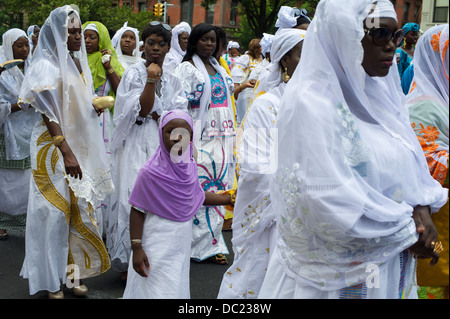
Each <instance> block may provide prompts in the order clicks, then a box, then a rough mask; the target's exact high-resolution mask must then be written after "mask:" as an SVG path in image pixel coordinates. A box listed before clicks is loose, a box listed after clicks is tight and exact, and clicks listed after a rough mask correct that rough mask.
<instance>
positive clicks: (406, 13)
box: [403, 2, 411, 23]
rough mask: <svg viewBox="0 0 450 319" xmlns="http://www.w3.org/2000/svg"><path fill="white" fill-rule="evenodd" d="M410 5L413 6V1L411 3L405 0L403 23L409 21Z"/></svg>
mask: <svg viewBox="0 0 450 319" xmlns="http://www.w3.org/2000/svg"><path fill="white" fill-rule="evenodd" d="M410 6H411V3H409V2H405V4H404V6H403V23H406V22H408V15H409V8H410Z"/></svg>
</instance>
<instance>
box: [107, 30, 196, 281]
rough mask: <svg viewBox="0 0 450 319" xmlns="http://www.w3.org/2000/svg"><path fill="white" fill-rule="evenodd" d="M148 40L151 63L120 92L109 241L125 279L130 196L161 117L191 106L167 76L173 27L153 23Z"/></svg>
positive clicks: (133, 70) (139, 66)
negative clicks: (168, 54)
mask: <svg viewBox="0 0 450 319" xmlns="http://www.w3.org/2000/svg"><path fill="white" fill-rule="evenodd" d="M142 40H143V41H144V43H145V45H144V47H145V49H144V50H145V53H146V54H145V56H146V60H143V61H142V62H140V63H135V64H133V65H132V66H130V67H128V68H127V70H126V71H125V72H124V75H123V79H122V81H121V83H120V85H119V87H118V89H117V99H116V106H115V112H114V123H115V125H116V127H115V129H114V132H113V140H112V145H111V150H112V172H113V173H112V174H113V181H114V185H115V187H116V192H115V193H114V194H113V195H112V196H111V202H110V204H111V210H110V211H109V212H110V214H109V216H108V223H107V231H106V238H107V247H108V251H109V253H110V255H111V262H112V268H113V269H114V270H116V271H119V272H121V273H122V278H123V279H125V278H126V271H127V269H128V260H129V257H130V253H131V246H130V243H129V240H128V239H129V238H130V235H129V231H128V227H129V219H130V205H129V204H128V199H129V196H130V193H131V191H132V189H133V186H134V183H135V181H136V177H137V175H138V173H139V170H140V169H141V167H142V166H144V164H145V163H146V162H147V161H148V159H149V158H150V157H151V156H152V155H153V154H154V153H155V152H156V150H157V148H158V146H159V139H158V118H159V116H160V115H161V113H162V112H163V111H170V110H173V109H186V108H187V103H188V101H187V99H186V95H185V93H184V90H183V87H182V85H181V82H180V80H179V79H178V78H177V77H175V76H174V75H172V74H171V73H170V72H166V71H165V70H164V72H163V61H164V59H165V56H166V54H167V53H168V52H169V50H170V40H171V34H170V27H168V26H167V25H163V24H161V23H159V22H152V23H150V24H149V25H147V27H146V28H145V29H144V30H143V32H142Z"/></svg>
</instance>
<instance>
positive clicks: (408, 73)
mask: <svg viewBox="0 0 450 319" xmlns="http://www.w3.org/2000/svg"><path fill="white" fill-rule="evenodd" d="M413 78H414V64H410V65H409V66H408V67H407V68H406V70H405V72H403V76H402V90H403V93H405V95H407V94H408V93H409V89H410V87H411V83H412V81H413Z"/></svg>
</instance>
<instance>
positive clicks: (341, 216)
mask: <svg viewBox="0 0 450 319" xmlns="http://www.w3.org/2000/svg"><path fill="white" fill-rule="evenodd" d="M402 37H403V31H402V30H399V27H398V23H397V19H396V13H395V10H394V7H393V5H392V3H391V2H390V1H388V0H378V1H374V0H364V1H362V0H353V1H342V0H323V1H321V2H320V3H319V5H318V7H317V10H316V14H315V17H314V20H313V21H312V23H311V25H310V27H309V28H308V33H307V35H306V37H305V40H304V44H303V50H302V59H301V61H300V64H299V65H298V68H297V70H296V72H295V73H294V75H293V77H292V79H291V80H290V81H289V83H288V85H287V86H286V90H285V93H284V96H283V98H282V100H281V105H282V106H283V107H282V108H281V109H280V112H279V113H278V119H277V129H278V138H279V141H280V142H279V144H278V145H279V153H278V154H279V156H278V171H277V174H276V175H275V176H274V177H275V180H276V182H275V183H273V184H272V187H271V195H272V205H273V206H274V209H275V210H276V211H277V214H279V215H278V218H277V227H278V231H279V233H280V239H279V241H278V244H277V248H276V251H275V253H274V255H273V256H272V258H271V260H270V263H269V267H268V270H267V274H266V277H265V279H264V283H263V285H262V287H261V291H260V295H259V297H260V298H309V299H311V298H324V299H326V298H382V299H390V298H417V287H416V286H415V264H416V259H415V258H414V256H413V255H412V253H414V255H417V256H419V257H428V258H431V263H432V264H434V263H436V262H437V261H438V258H439V254H438V253H437V252H436V251H434V245H433V244H432V243H433V242H436V238H437V231H436V228H435V226H434V224H433V222H432V221H431V217H430V212H436V211H437V210H438V209H439V208H440V207H442V206H443V205H444V204H445V203H446V201H447V192H448V191H447V190H445V189H443V188H442V187H441V185H440V184H439V183H438V182H437V181H435V180H434V179H433V178H432V177H431V176H430V174H429V172H428V168H427V165H426V161H425V157H424V155H423V151H422V149H421V147H420V144H419V142H418V140H417V138H416V136H415V134H414V132H413V130H412V128H411V125H410V122H409V116H408V111H407V109H406V106H405V103H404V102H405V101H404V96H403V95H402V91H401V87H400V79H399V76H398V72H397V68H396V66H395V63H394V55H395V49H396V47H397V45H398V43H399V42H400V41H401V39H402Z"/></svg>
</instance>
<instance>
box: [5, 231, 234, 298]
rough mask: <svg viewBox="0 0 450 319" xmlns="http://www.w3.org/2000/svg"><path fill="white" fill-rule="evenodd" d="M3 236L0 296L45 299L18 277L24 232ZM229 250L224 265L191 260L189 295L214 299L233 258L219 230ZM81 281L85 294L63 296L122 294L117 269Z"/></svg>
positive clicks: (228, 240)
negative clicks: (226, 262) (30, 290)
mask: <svg viewBox="0 0 450 319" xmlns="http://www.w3.org/2000/svg"><path fill="white" fill-rule="evenodd" d="M8 233H9V238H8V239H7V240H0V299H47V292H43V291H42V292H38V293H37V294H35V295H33V296H30V295H29V291H28V280H26V279H23V278H22V277H20V275H19V274H20V270H21V268H22V263H23V260H24V257H25V236H24V234H23V233H21V232H18V231H9V232H8ZM223 235H224V239H225V242H226V244H227V247H228V250H229V251H230V254H229V255H227V257H228V265H218V264H213V263H211V262H202V263H197V262H191V276H190V282H191V299H216V298H217V293H218V292H219V287H220V283H221V281H222V277H223V274H224V273H225V272H226V271H227V269H228V267H229V265H231V264H232V262H233V251H232V248H231V235H232V232H231V231H224V232H223ZM83 283H84V284H86V286H87V287H88V289H89V294H88V295H87V296H86V297H76V296H74V295H73V294H72V292H71V291H70V290H69V289H67V288H65V289H64V297H65V299H80V298H81V299H83V298H84V299H117V298H122V296H123V291H124V289H125V284H124V282H123V281H122V280H121V278H120V273H118V272H116V271H114V270H111V269H110V270H108V271H107V272H106V273H104V274H102V275H100V276H97V277H94V278H89V279H84V280H83Z"/></svg>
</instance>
